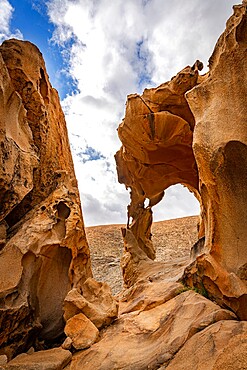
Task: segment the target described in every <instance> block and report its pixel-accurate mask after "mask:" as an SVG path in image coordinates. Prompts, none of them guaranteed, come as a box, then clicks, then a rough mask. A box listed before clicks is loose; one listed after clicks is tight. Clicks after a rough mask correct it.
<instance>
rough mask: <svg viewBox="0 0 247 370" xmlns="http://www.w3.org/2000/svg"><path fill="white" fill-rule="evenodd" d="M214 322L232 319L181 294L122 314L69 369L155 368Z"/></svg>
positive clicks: (198, 299)
mask: <svg viewBox="0 0 247 370" xmlns="http://www.w3.org/2000/svg"><path fill="white" fill-rule="evenodd" d="M218 320H234V314H233V313H231V312H230V311H227V310H223V309H221V308H220V307H219V306H217V305H215V304H214V303H213V302H210V301H209V300H207V299H206V298H204V297H202V296H201V295H199V294H197V293H195V292H192V291H188V292H184V293H181V294H179V295H178V296H177V297H175V298H173V299H171V300H169V301H168V302H166V303H164V304H161V305H158V306H156V307H154V308H150V309H148V310H145V311H141V312H140V311H135V312H131V313H126V314H125V315H123V316H122V317H121V318H120V319H119V320H117V322H116V323H115V324H113V325H111V326H110V327H108V328H107V330H106V331H105V332H104V333H103V335H102V338H101V340H100V341H99V342H98V343H95V344H94V345H93V346H92V347H90V348H89V349H87V350H85V351H82V352H80V353H78V354H77V355H76V356H75V357H74V358H73V359H72V363H71V365H70V369H71V370H79V369H82V368H83V369H85V370H89V369H90V370H91V369H92V368H94V369H101V370H108V369H128V370H132V369H133V370H134V369H135V370H144V369H147V368H149V369H157V368H159V367H160V366H161V365H162V364H166V363H168V362H169V360H171V358H172V357H173V356H174V354H175V353H176V352H177V351H178V349H179V348H181V346H183V344H184V343H185V342H186V340H188V339H189V338H190V337H192V336H193V335H194V334H196V333H197V332H198V331H200V330H203V329H204V328H205V327H207V326H209V325H210V324H212V323H214V322H217V321H218Z"/></svg>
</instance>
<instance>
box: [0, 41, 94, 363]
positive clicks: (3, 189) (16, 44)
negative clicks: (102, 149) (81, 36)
mask: <svg viewBox="0 0 247 370" xmlns="http://www.w3.org/2000/svg"><path fill="white" fill-rule="evenodd" d="M0 64H1V69H0V71H1V72H0V100H1V104H0V145H1V150H0V164H1V165H0V204H1V205H0V328H1V329H0V354H7V356H8V358H11V357H12V356H13V355H15V354H16V353H18V352H20V351H22V350H25V349H27V348H28V347H30V346H31V345H32V343H33V342H34V341H35V339H36V338H37V337H38V338H39V339H40V340H45V341H47V340H49V341H54V340H55V339H56V338H59V337H60V336H61V335H62V334H63V328H64V321H63V301H64V298H65V296H66V295H67V293H68V291H70V290H71V288H77V289H80V287H81V285H82V284H83V283H84V281H85V280H86V279H87V278H88V277H90V276H91V265H90V259H89V248H88V244H87V240H86V237H85V232H84V224H83V218H82V213H81V206H80V200H79V193H78V188H77V181H76V178H75V173H74V168H73V162H72V157H71V153H70V147H69V142H68V136H67V129H66V124H65V119H64V115H63V112H62V109H61V106H60V102H59V97H58V94H57V92H56V90H55V89H53V88H52V86H51V84H50V82H49V79H48V76H47V73H46V69H45V64H44V61H43V58H42V55H41V53H40V52H39V50H38V49H37V48H36V46H34V45H33V44H31V43H29V42H24V41H17V40H9V41H5V42H4V43H3V44H2V45H1V47H0Z"/></svg>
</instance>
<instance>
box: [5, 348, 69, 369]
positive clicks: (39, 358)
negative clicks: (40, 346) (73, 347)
mask: <svg viewBox="0 0 247 370" xmlns="http://www.w3.org/2000/svg"><path fill="white" fill-rule="evenodd" d="M71 358H72V355H71V353H70V351H65V350H64V349H61V348H53V349H50V350H46V351H38V352H35V353H32V354H30V355H29V354H26V353H22V354H21V355H19V356H17V357H16V358H14V359H13V360H12V361H10V362H8V364H7V366H6V370H24V369H30V370H31V369H37V370H38V369H39V370H41V369H42V370H48V369H57V370H61V369H63V368H64V367H65V366H66V365H68V363H69V362H70V361H71Z"/></svg>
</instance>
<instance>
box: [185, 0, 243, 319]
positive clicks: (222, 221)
mask: <svg viewBox="0 0 247 370" xmlns="http://www.w3.org/2000/svg"><path fill="white" fill-rule="evenodd" d="M246 50H247V14H246V3H245V5H244V4H243V5H238V6H234V14H233V15H232V17H231V18H230V19H229V20H228V22H227V25H226V30H225V32H224V33H223V34H222V35H221V37H220V38H219V40H218V42H217V44H216V47H215V50H214V52H213V54H212V56H211V58H210V59H209V68H210V70H209V73H208V75H207V76H206V78H205V80H204V81H203V82H202V83H201V84H200V85H198V86H196V87H195V88H194V89H192V90H191V91H189V92H188V93H187V94H186V99H187V101H188V103H189V106H190V108H191V110H192V113H193V115H194V117H195V120H196V127H195V131H194V138H193V151H194V154H195V158H196V163H197V166H198V173H199V179H200V195H201V199H202V216H203V224H204V229H205V248H204V252H205V253H206V255H205V256H203V257H201V258H200V259H199V260H198V262H197V263H196V265H197V268H198V269H199V268H200V271H201V272H200V273H199V274H197V275H199V276H200V275H201V274H202V275H205V277H203V276H202V277H201V283H202V284H203V285H204V286H205V288H206V289H207V290H208V292H209V294H211V295H212V296H214V297H216V298H217V300H218V301H219V300H222V301H223V303H224V304H226V305H228V306H229V307H231V308H232V309H233V310H234V311H235V312H237V313H238V315H239V317H241V318H242V319H243V320H246V319H247V288H246V280H247V278H246V277H247V269H246V267H247V247H246V240H247V229H246V225H245V220H246V217H247V186H246V183H247V136H246V119H247V106H246V97H247V83H246V82H247V76H246V69H247V59H246ZM208 254H209V256H208ZM191 273H192V275H194V273H193V272H191ZM185 280H186V277H185ZM195 280H196V278H195V279H194V281H195ZM232 301H235V302H234V303H233V302H232Z"/></svg>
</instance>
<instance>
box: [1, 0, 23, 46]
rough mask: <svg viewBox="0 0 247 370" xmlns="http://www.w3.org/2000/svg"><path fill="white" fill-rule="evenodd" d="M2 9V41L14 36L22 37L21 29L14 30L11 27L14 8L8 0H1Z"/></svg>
mask: <svg viewBox="0 0 247 370" xmlns="http://www.w3.org/2000/svg"><path fill="white" fill-rule="evenodd" d="M0 9H1V11H0V43H2V42H3V41H4V40H6V39H9V38H12V37H15V38H18V39H22V34H21V32H20V31H19V30H15V31H14V32H12V31H11V29H10V22H11V18H12V13H13V11H14V8H13V7H12V6H11V4H10V3H9V2H8V0H0Z"/></svg>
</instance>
